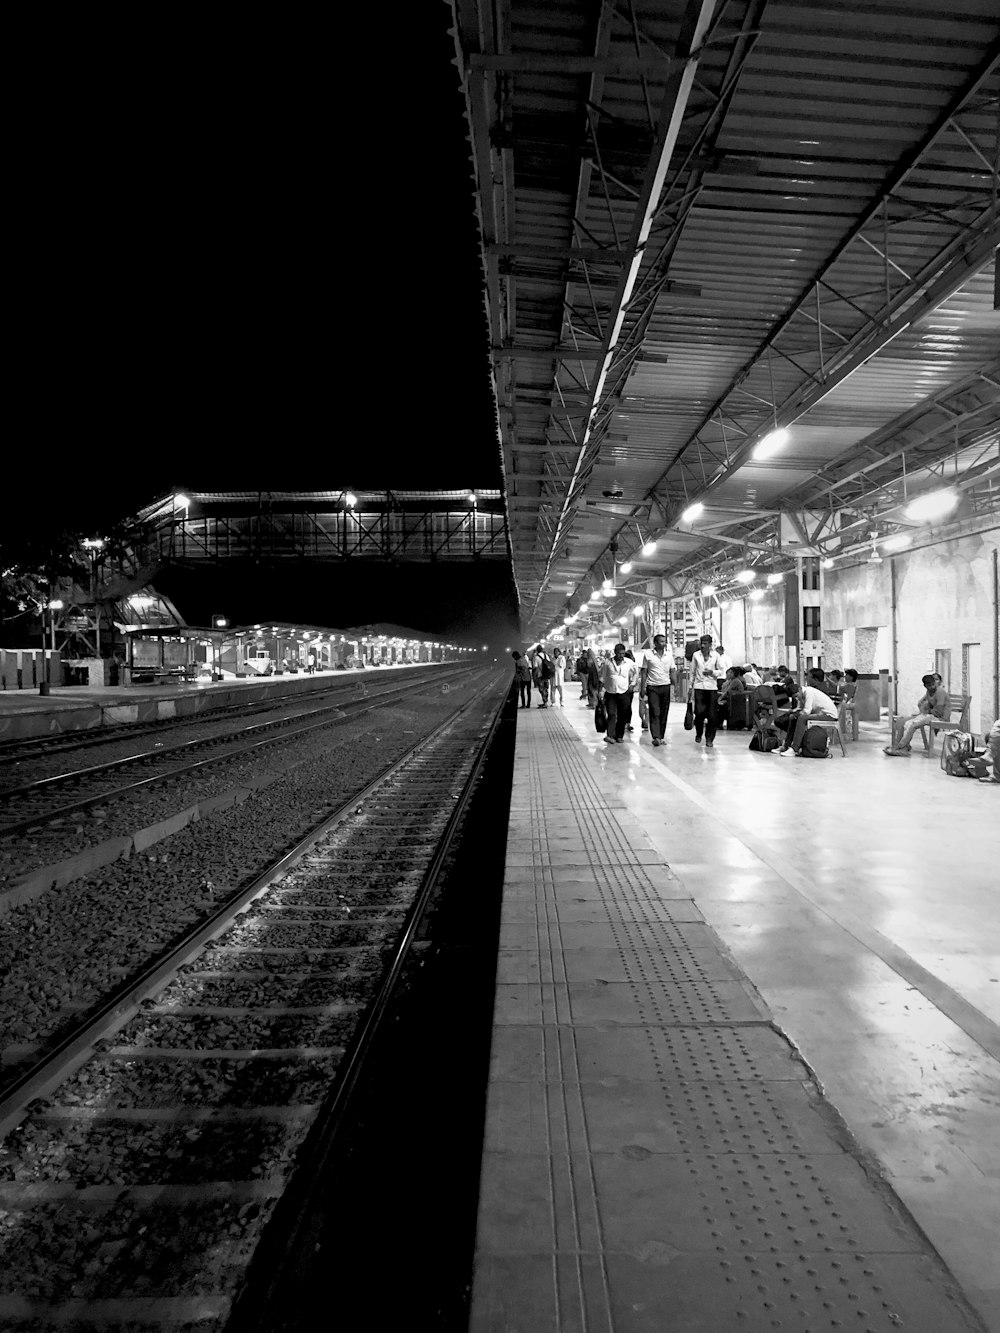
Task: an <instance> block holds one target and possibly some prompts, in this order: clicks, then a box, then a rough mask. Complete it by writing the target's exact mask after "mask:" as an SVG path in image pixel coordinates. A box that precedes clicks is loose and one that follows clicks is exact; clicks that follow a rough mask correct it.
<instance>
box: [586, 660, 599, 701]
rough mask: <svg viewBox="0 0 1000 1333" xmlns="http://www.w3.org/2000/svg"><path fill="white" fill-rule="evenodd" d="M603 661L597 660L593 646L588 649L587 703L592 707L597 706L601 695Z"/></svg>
mask: <svg viewBox="0 0 1000 1333" xmlns="http://www.w3.org/2000/svg"><path fill="white" fill-rule="evenodd" d="M601 690H602V686H601V663H600V662H599V661H598V660H597V654H596V653H595V652H594V650H593V648H588V649H587V703H588V705H589V706H590V707H591V708H596V707H597V701H598V699H599V698H600V697H601Z"/></svg>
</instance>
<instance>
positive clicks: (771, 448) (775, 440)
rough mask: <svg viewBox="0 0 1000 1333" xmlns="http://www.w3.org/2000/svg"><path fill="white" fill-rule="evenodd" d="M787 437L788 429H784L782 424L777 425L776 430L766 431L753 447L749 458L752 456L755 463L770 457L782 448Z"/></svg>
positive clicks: (786, 441)
mask: <svg viewBox="0 0 1000 1333" xmlns="http://www.w3.org/2000/svg"><path fill="white" fill-rule="evenodd" d="M788 439H789V435H788V431H787V430H785V428H784V426H779V427H778V428H777V429H776V430H772V431H768V433H767V434H766V435H765V436H764V438H763V439H762V440H761V441H760V443H759V444H758V445H757V446H756V448H755V449H754V451H753V453H752V454H751V458H753V460H754V462H756V463H760V462H762V461H763V460H764V459H765V458H771V457H772V456H773V455H774V454H776V453H777V452H778V450H779V449H783V448H784V446H785V445H786V444H787V443H788Z"/></svg>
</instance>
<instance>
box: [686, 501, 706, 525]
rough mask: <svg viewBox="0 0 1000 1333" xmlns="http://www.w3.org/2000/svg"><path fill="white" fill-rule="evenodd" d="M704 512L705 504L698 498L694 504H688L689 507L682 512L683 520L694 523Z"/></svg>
mask: <svg viewBox="0 0 1000 1333" xmlns="http://www.w3.org/2000/svg"><path fill="white" fill-rule="evenodd" d="M704 512H705V506H704V505H703V504H702V503H701V501H700V500H696V501H695V503H694V504H693V505H688V507H687V509H685V510H684V513H683V514H681V522H682V523H693V522H694V521H695V519H697V518H701V516H702V514H703V513H704Z"/></svg>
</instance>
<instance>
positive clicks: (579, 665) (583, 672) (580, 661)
mask: <svg viewBox="0 0 1000 1333" xmlns="http://www.w3.org/2000/svg"><path fill="white" fill-rule="evenodd" d="M576 678H577V680H578V681H579V682H580V698H581V699H586V697H587V654H586V653H581V654H580V656H579V657H578V658H577V659H576Z"/></svg>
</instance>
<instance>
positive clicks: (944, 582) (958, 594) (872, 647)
mask: <svg viewBox="0 0 1000 1333" xmlns="http://www.w3.org/2000/svg"><path fill="white" fill-rule="evenodd" d="M998 543H1000V528H994V529H991V530H990V531H988V532H982V533H975V534H972V535H970V536H961V537H954V538H950V539H949V540H947V541H941V542H937V543H935V544H934V545H932V546H925V547H921V548H920V549H918V550H915V551H901V552H899V553H898V554H897V555H895V556H893V557H891V560H892V561H893V562H894V563H895V569H896V639H897V647H896V655H897V664H898V669H899V682H898V702H899V708H900V710H902V711H907V712H908V711H910V709H911V708H912V707H914V706H915V704H916V701H917V699H918V698H919V697H920V695H921V694H922V693H923V687H922V685H921V683H920V678H921V676H922V675H924V674H925V673H926V672H928V671H941V674H942V675H943V676H944V677H945V683H946V685H947V686H948V688H949V690H950V692H951V693H952V694H971V695H972V696H973V711H972V716H971V718H970V724H971V728H972V730H973V731H974V732H976V733H978V734H980V735H982V734H983V733H984V732H986V731H988V730H989V728H990V727H991V726H992V724H993V722H994V721H995V716H994V708H995V704H994V694H993V690H994V672H995V670H996V662H995V656H994V654H995V651H996V633H997V624H996V609H995V607H994V603H993V553H994V551H996V550H997V549H998ZM746 615H747V636H748V639H749V643H748V654H749V656H750V658H752V660H753V661H755V662H758V663H761V664H762V665H766V666H772V665H774V664H775V663H776V662H784V661H786V660H787V657H786V655H785V640H784V631H785V588H784V587H783V586H778V587H776V588H768V589H767V590H766V592H765V595H764V597H763V598H762V599H761V600H760V601H757V602H755V601H750V600H748V601H747V602H746ZM822 623H823V665H824V666H826V667H831V668H832V667H841V668H843V667H848V666H852V667H854V668H855V669H856V670H857V671H860V672H862V673H863V674H869V673H875V672H878V671H889V670H891V667H892V573H891V564H890V557H889V556H885V557H884V558H883V560H882V563H881V564H868V563H867V562H865V563H862V564H858V565H853V566H849V567H847V568H845V569H833V570H828V571H827V572H826V575H825V580H824V593H823V621H822ZM772 646H773V649H774V652H773V655H772V651H771V650H772ZM891 698H892V692H891V690H890V692H889V699H888V700H887V702H888V703H889V705H890V706H891Z"/></svg>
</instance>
